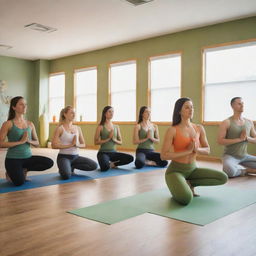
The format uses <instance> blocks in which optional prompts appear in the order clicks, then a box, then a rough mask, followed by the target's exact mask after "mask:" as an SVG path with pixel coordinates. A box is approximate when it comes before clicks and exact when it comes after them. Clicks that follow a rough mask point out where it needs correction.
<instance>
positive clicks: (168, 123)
mask: <svg viewBox="0 0 256 256" xmlns="http://www.w3.org/2000/svg"><path fill="white" fill-rule="evenodd" d="M171 55H180V97H182V95H183V86H182V81H183V68H182V67H183V51H182V50H177V51H171V52H165V53H162V54H157V55H151V56H149V57H148V87H147V101H148V106H149V107H150V108H151V95H152V94H151V59H157V58H159V59H161V58H162V59H164V58H165V57H167V56H171ZM152 122H153V123H154V124H157V125H159V126H166V125H171V124H172V120H170V121H169V122H167V121H152Z"/></svg>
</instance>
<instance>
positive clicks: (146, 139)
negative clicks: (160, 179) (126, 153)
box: [133, 106, 168, 169]
mask: <svg viewBox="0 0 256 256" xmlns="http://www.w3.org/2000/svg"><path fill="white" fill-rule="evenodd" d="M150 114H151V112H150V109H149V108H148V107H146V106H143V107H141V108H140V112H139V118H138V123H137V124H136V126H135V127H134V133H133V143H134V144H137V145H138V147H137V149H136V160H135V166H136V168H138V169H140V168H142V167H143V166H144V165H145V164H147V165H153V166H156V167H165V166H166V165H167V164H168V161H166V160H162V159H161V158H160V153H158V152H155V150H154V143H159V141H160V139H159V133H158V127H157V125H155V124H153V123H151V121H150Z"/></svg>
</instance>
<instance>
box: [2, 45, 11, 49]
mask: <svg viewBox="0 0 256 256" xmlns="http://www.w3.org/2000/svg"><path fill="white" fill-rule="evenodd" d="M11 48H12V46H10V45H6V44H0V49H3V50H9V49H11Z"/></svg>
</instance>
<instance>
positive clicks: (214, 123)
mask: <svg viewBox="0 0 256 256" xmlns="http://www.w3.org/2000/svg"><path fill="white" fill-rule="evenodd" d="M246 43H256V38H251V39H246V40H239V41H232V42H226V43H220V44H213V45H208V46H203V47H202V48H201V63H202V67H201V70H202V77H201V79H202V80H201V115H200V119H201V124H202V125H206V126H218V125H220V124H221V123H222V121H205V120H204V118H205V117H204V107H205V87H206V86H205V84H206V83H205V80H206V79H205V76H206V69H205V67H206V54H205V50H207V49H212V48H221V47H229V46H231V47H230V48H235V47H232V46H235V45H241V44H246ZM253 123H254V124H256V120H253Z"/></svg>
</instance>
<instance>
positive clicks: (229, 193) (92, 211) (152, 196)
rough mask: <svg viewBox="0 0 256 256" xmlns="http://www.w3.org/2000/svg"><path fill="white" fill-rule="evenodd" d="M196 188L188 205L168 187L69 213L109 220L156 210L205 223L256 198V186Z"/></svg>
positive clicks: (157, 212) (169, 215)
mask: <svg viewBox="0 0 256 256" xmlns="http://www.w3.org/2000/svg"><path fill="white" fill-rule="evenodd" d="M196 192H197V193H199V194H200V197H195V198H193V201H192V202H191V203H190V204H189V205H187V206H182V205H180V204H178V203H176V202H175V201H174V200H173V199H171V195H170V192H169V190H168V189H159V190H154V191H150V192H146V193H142V194H138V195H134V196H130V197H126V198H121V199H117V200H112V201H108V202H104V203H100V204H97V205H93V206H89V207H85V208H80V209H76V210H72V211H69V213H72V214H75V215H77V216H80V217H84V218H87V219H91V220H95V221H98V222H103V223H105V224H114V223H117V222H120V221H123V220H126V219H128V218H131V217H135V216H138V215H141V214H143V213H152V214H156V215H160V216H164V217H168V218H173V219H176V220H181V221H185V222H189V223H193V224H197V225H201V226H203V225H206V224H209V223H211V222H213V221H215V220H217V219H219V218H222V217H224V216H226V215H228V214H231V213H233V212H235V211H238V210H239V209H241V208H244V207H246V206H248V205H250V204H253V203H255V202H256V190H247V189H237V188H233V187H227V186H218V187H198V188H196Z"/></svg>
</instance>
